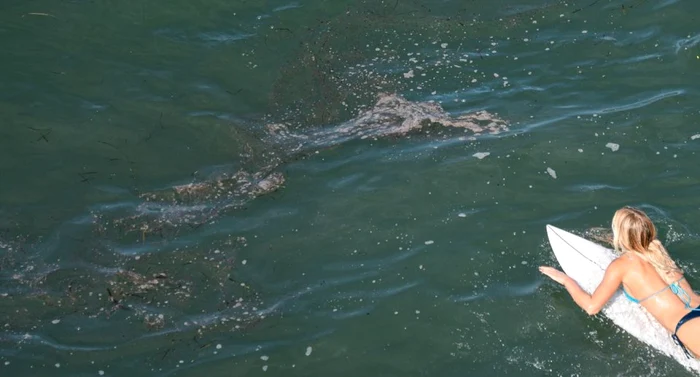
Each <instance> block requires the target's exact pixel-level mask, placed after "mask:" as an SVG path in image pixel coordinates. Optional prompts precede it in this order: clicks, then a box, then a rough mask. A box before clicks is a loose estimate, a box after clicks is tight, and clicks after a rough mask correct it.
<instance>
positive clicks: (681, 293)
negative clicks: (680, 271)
mask: <svg viewBox="0 0 700 377" xmlns="http://www.w3.org/2000/svg"><path fill="white" fill-rule="evenodd" d="M683 279H685V277H681V278H680V279H678V280H676V281H674V282H673V283H671V284H669V285H667V286H665V287H663V288H662V289H660V290H658V291H656V292H654V293H652V294H651V295H649V296H647V297H645V298H643V299H641V300H637V299H636V298H634V297H633V296H632V295H631V294H629V292H627V290H626V289H625V286H624V285H623V286H622V293H624V294H625V297H627V299H628V300H630V301H632V302H633V303H635V304H641V303H642V302H644V301H646V300H648V299H650V298H652V297H654V296H656V295H658V294H659V293H661V292H663V291H665V290H667V289H670V290H671V292H673V293H675V294H676V296H678V298H680V299H681V301H683V304H685V307H686V309H689V308H691V307H690V295H689V294H688V292H686V291H685V289H683V287H681V285H680V284H678V283H680V282H681V280H683Z"/></svg>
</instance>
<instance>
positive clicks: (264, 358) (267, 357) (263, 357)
mask: <svg viewBox="0 0 700 377" xmlns="http://www.w3.org/2000/svg"><path fill="white" fill-rule="evenodd" d="M260 360H262V361H268V360H270V357H269V356H267V355H262V356H260Z"/></svg>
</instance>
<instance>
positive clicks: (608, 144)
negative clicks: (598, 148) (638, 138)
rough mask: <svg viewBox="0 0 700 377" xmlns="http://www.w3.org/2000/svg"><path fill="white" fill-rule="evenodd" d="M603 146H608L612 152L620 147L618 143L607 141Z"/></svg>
mask: <svg viewBox="0 0 700 377" xmlns="http://www.w3.org/2000/svg"><path fill="white" fill-rule="evenodd" d="M605 147H606V148H610V150H611V151H613V152H617V151H618V150H619V149H620V144H615V143H607V144H605Z"/></svg>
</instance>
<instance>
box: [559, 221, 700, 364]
mask: <svg viewBox="0 0 700 377" xmlns="http://www.w3.org/2000/svg"><path fill="white" fill-rule="evenodd" d="M547 237H548V238H549V244H550V245H551V246H552V250H553V251H554V255H555V256H556V257H557V261H559V264H560V265H561V267H562V269H563V270H564V272H566V274H567V275H569V276H571V278H573V279H574V280H575V281H576V282H577V283H578V284H579V285H580V286H581V288H583V290H585V291H586V292H588V293H589V294H592V293H593V291H594V290H595V289H596V287H598V284H600V282H601V281H602V280H603V275H604V274H605V269H606V268H607V267H608V265H609V264H610V262H612V261H613V260H614V259H615V258H616V255H615V254H614V253H613V251H612V250H611V249H607V248H605V247H603V246H600V245H598V244H596V243H593V242H591V241H588V240H586V239H584V238H581V237H579V236H577V235H575V234H572V233H569V232H567V231H565V230H561V229H559V228H557V227H554V226H552V225H547ZM603 314H604V315H605V316H606V317H608V318H610V319H611V320H612V321H613V322H614V323H615V324H616V325H617V326H619V327H621V328H622V329H624V330H625V331H627V332H628V333H630V334H632V335H633V336H634V337H636V338H637V339H639V340H641V341H642V342H644V343H646V344H648V345H650V346H652V347H654V348H656V349H657V350H659V351H660V352H661V353H663V354H665V355H667V356H670V357H672V358H674V359H676V360H677V361H678V362H679V363H680V364H682V365H683V366H684V367H686V368H687V369H688V370H690V371H692V372H696V373H700V361H698V360H695V359H688V358H687V357H686V356H685V353H684V352H683V350H682V349H681V348H680V347H679V346H678V345H677V344H676V343H674V342H673V340H672V339H671V335H670V334H669V333H668V331H666V329H664V328H663V326H661V324H659V322H657V321H656V319H654V317H652V316H651V314H649V313H648V312H647V311H646V309H644V307H642V306H640V305H639V304H634V303H632V302H631V301H629V300H628V299H627V298H625V297H624V296H623V295H622V291H618V292H617V293H616V294H615V295H614V296H613V297H612V298H611V299H610V301H609V302H608V303H607V304H606V306H605V307H604V308H603Z"/></svg>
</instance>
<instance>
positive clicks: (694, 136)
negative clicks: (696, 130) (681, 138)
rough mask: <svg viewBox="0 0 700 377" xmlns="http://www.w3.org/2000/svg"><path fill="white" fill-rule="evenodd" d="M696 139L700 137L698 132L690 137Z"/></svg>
mask: <svg viewBox="0 0 700 377" xmlns="http://www.w3.org/2000/svg"><path fill="white" fill-rule="evenodd" d="M696 139H700V134H695V135H693V136H691V137H690V140H696Z"/></svg>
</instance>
